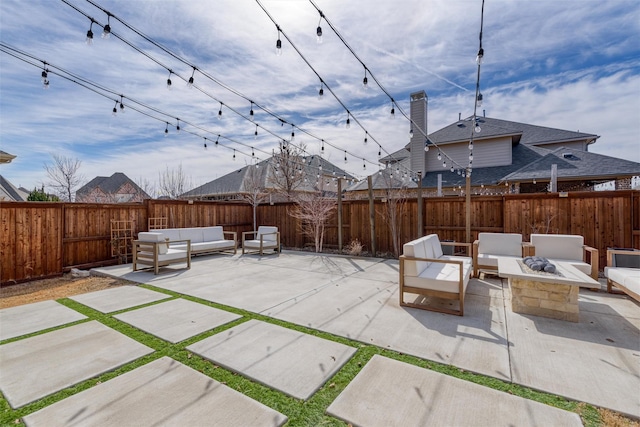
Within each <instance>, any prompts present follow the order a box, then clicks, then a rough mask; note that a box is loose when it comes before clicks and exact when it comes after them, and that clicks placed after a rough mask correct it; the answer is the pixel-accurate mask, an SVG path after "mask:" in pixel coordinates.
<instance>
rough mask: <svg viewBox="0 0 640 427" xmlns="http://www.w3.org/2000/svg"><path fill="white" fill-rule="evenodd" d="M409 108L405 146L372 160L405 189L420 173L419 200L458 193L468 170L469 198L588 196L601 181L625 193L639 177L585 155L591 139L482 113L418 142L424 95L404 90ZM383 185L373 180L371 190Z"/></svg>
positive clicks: (627, 165)
mask: <svg viewBox="0 0 640 427" xmlns="http://www.w3.org/2000/svg"><path fill="white" fill-rule="evenodd" d="M410 105H411V113H410V114H411V119H412V121H413V123H415V126H418V127H419V129H416V130H415V131H412V133H411V134H412V137H411V139H410V142H409V144H407V146H405V147H404V148H403V149H401V150H399V151H397V152H395V153H392V154H390V155H389V156H387V157H385V158H382V159H381V160H380V161H381V162H382V163H383V164H384V165H385V167H386V169H385V171H386V173H387V175H389V174H392V173H393V172H394V171H395V172H396V176H398V175H399V174H402V176H403V177H405V175H408V176H409V179H408V180H406V181H404V184H402V185H404V186H406V187H408V188H414V187H417V172H421V174H422V187H423V188H424V189H425V190H424V195H425V196H437V195H460V194H463V193H464V191H465V184H466V171H467V170H468V169H469V168H471V192H472V194H505V193H538V192H547V191H551V190H554V191H560V192H564V191H578V190H580V191H589V190H593V189H594V186H595V185H597V184H600V183H603V182H609V181H615V182H616V185H615V186H616V189H630V188H631V183H632V179H633V177H634V176H638V175H640V163H636V162H632V161H628V160H624V159H619V158H615V157H610V156H605V155H602V154H596V153H591V152H589V151H588V150H589V147H590V146H591V145H592V144H594V143H595V142H596V140H597V139H598V138H599V136H598V135H595V134H590V133H584V132H579V131H576V132H574V131H569V130H562V129H554V128H549V127H544V126H537V125H532V124H527V123H519V122H512V121H508V120H502V119H496V118H490V117H485V116H484V114H483V116H481V117H476V120H473V118H472V117H470V118H465V119H462V118H461V117H458V120H457V121H455V122H454V123H452V124H450V125H448V126H446V127H444V128H442V129H440V130H437V131H436V132H433V133H430V134H428V137H427V138H425V136H424V135H425V134H426V129H427V96H426V94H425V92H424V91H422V92H416V93H412V94H411V103H410ZM420 130H422V132H420ZM472 135H473V149H472V150H471V149H470V144H469V142H470V140H471V137H472ZM388 181H389V180H388V179H386V180H384V179H383V180H378V186H384V185H385V183H387V182H388ZM552 181H553V182H554V184H555V185H557V187H556V188H552ZM374 188H375V187H374ZM380 188H382V187H380ZM365 189H366V183H359V184H357V185H355V186H352V187H350V188H349V189H348V191H356V192H359V191H362V190H365Z"/></svg>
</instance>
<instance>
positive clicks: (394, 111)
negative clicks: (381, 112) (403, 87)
mask: <svg viewBox="0 0 640 427" xmlns="http://www.w3.org/2000/svg"><path fill="white" fill-rule="evenodd" d="M394 104H395V101H394V100H393V98H391V111H390V112H389V117H391V118H392V119H393V118H395V117H396V108H395V106H394Z"/></svg>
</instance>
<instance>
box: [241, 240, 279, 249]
mask: <svg viewBox="0 0 640 427" xmlns="http://www.w3.org/2000/svg"><path fill="white" fill-rule="evenodd" d="M242 244H243V246H244V247H245V248H249V249H260V240H245V241H244V242H243V243H242ZM277 247H278V242H275V241H271V240H263V242H262V248H263V249H272V248H277Z"/></svg>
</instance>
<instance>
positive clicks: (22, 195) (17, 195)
mask: <svg viewBox="0 0 640 427" xmlns="http://www.w3.org/2000/svg"><path fill="white" fill-rule="evenodd" d="M15 158H16V156H14V155H13V154H9V153H7V152H5V151H1V150H0V164H3V163H11V161H12V160H13V159H15ZM27 197H29V192H28V191H25V190H24V189H22V188H16V187H15V186H14V185H13V184H12V183H11V182H9V180H8V179H6V178H5V177H3V176H2V175H0V202H11V201H13V202H24V201H26V200H27Z"/></svg>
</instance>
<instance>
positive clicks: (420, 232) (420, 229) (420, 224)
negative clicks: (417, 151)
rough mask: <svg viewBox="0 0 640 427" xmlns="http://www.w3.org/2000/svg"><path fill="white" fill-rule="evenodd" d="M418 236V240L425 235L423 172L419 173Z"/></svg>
mask: <svg viewBox="0 0 640 427" xmlns="http://www.w3.org/2000/svg"><path fill="white" fill-rule="evenodd" d="M417 201H418V233H417V234H418V235H417V236H416V237H417V238H420V237H422V235H423V233H424V225H423V224H424V222H423V219H422V172H418V199H417Z"/></svg>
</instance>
